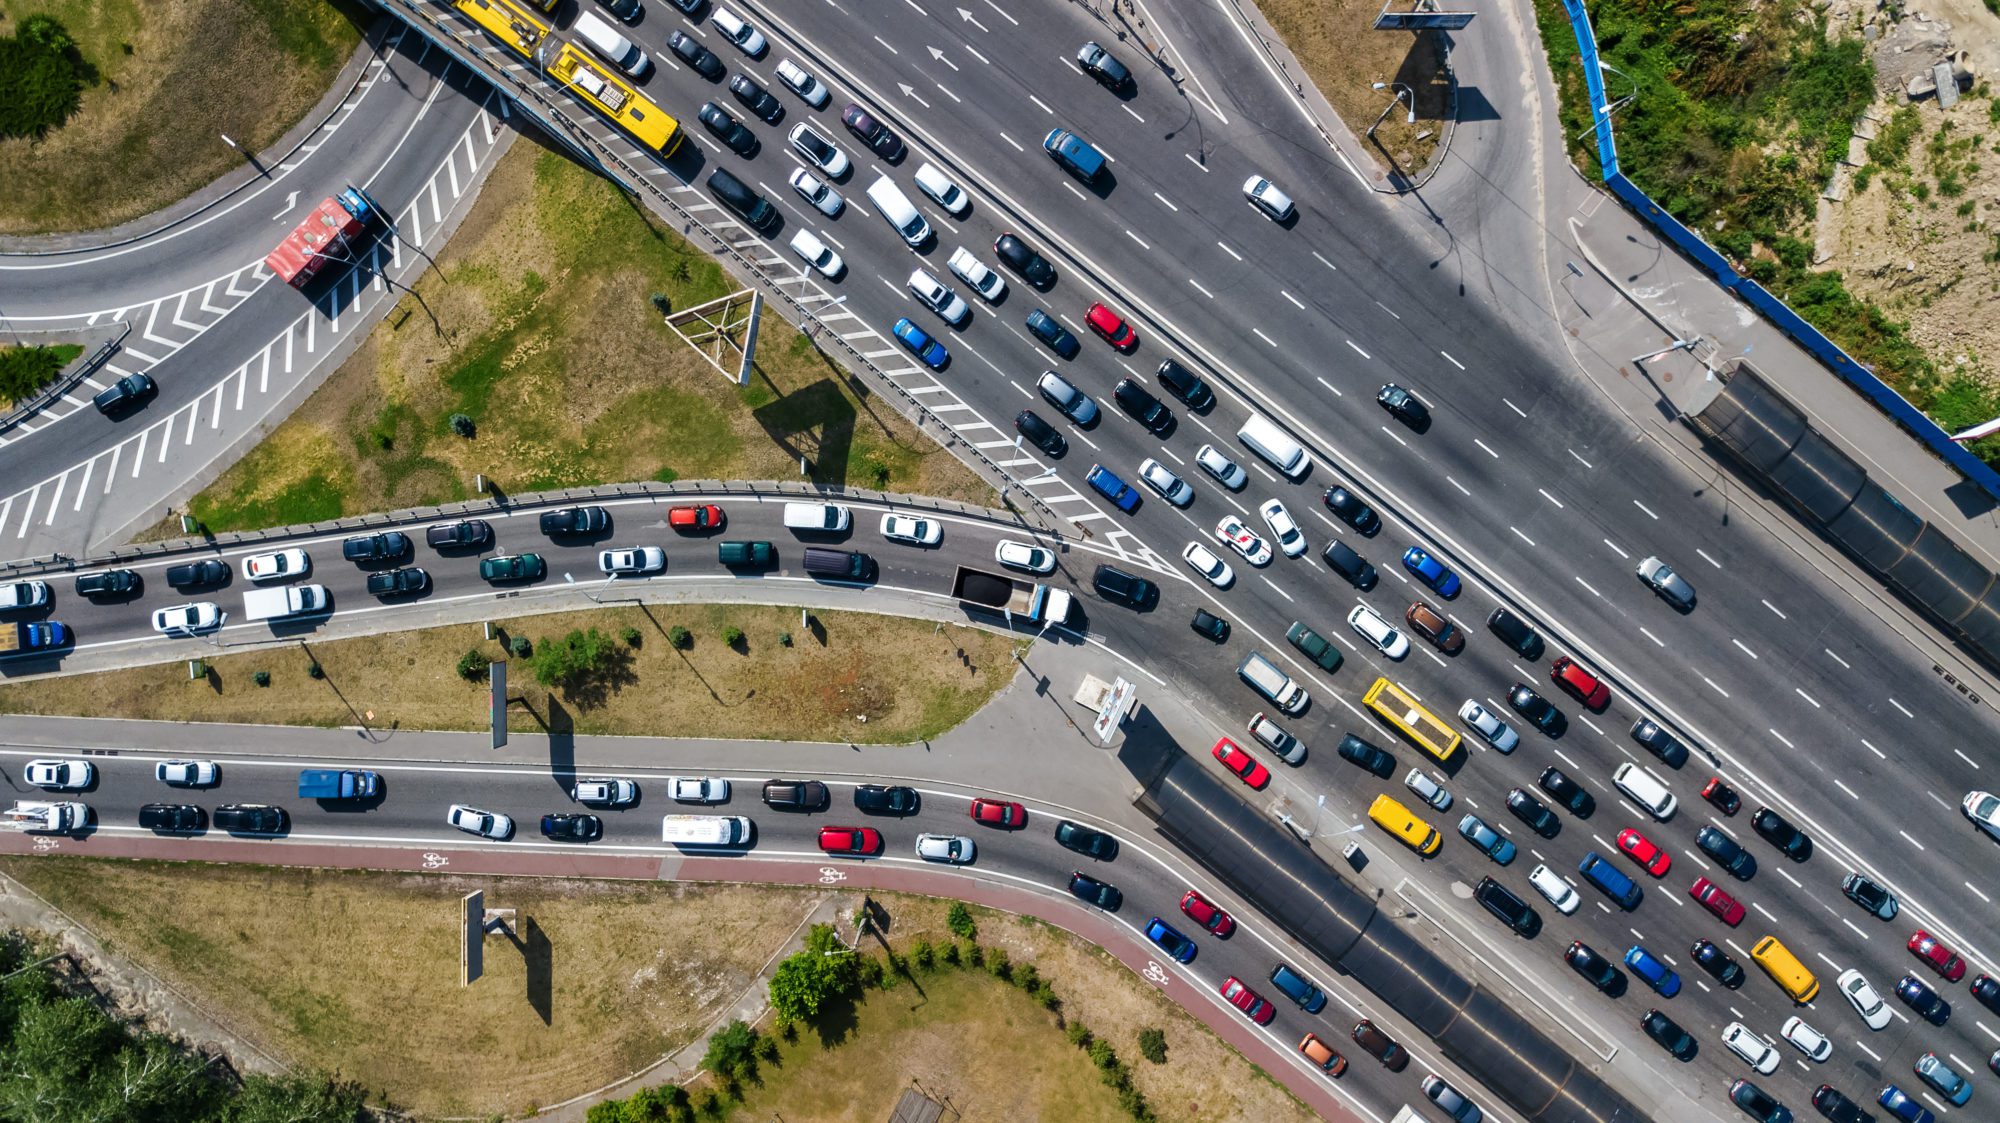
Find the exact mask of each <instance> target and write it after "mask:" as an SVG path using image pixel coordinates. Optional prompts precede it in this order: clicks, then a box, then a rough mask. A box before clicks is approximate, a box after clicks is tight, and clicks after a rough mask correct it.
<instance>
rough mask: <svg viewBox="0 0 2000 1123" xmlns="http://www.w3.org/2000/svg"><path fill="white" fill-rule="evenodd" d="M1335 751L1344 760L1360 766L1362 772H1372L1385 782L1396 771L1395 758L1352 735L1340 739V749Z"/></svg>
mask: <svg viewBox="0 0 2000 1123" xmlns="http://www.w3.org/2000/svg"><path fill="white" fill-rule="evenodd" d="M1336 751H1338V752H1339V753H1340V755H1341V756H1342V757H1343V758H1344V759H1346V760H1349V761H1352V762H1353V763H1355V764H1357V765H1360V766H1361V769H1362V770H1363V771H1365V772H1373V773H1374V774H1375V775H1377V776H1380V777H1382V778H1383V779H1385V780H1386V779H1388V778H1389V774H1390V773H1391V772H1394V771H1395V770H1396V758H1395V757H1393V756H1390V755H1389V754H1388V753H1387V752H1385V751H1384V750H1382V749H1380V748H1378V747H1376V746H1374V745H1371V744H1369V743H1368V742H1366V741H1363V740H1362V739H1361V738H1359V737H1356V736H1355V735H1354V734H1352V733H1349V734H1348V735H1347V736H1345V737H1342V738H1341V739H1340V748H1339V749H1338V750H1336Z"/></svg>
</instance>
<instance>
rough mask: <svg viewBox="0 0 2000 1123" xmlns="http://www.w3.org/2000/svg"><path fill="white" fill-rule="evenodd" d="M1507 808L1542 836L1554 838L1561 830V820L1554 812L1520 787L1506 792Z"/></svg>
mask: <svg viewBox="0 0 2000 1123" xmlns="http://www.w3.org/2000/svg"><path fill="white" fill-rule="evenodd" d="M1507 810H1509V811H1512V812H1513V813H1514V817H1515V818H1516V819H1519V820H1521V821H1522V822H1524V823H1526V824H1528V829H1529V830H1532V831H1534V832H1535V833H1536V834H1538V835H1541V836H1542V837H1543V838H1554V837H1555V836H1556V835H1557V834H1560V833H1561V832H1562V820H1561V819H1558V818H1556V813H1555V812H1553V811H1551V810H1549V809H1548V808H1547V807H1546V806H1544V805H1543V803H1542V801H1541V800H1539V799H1536V798H1535V797H1534V796H1531V795H1529V794H1528V793H1527V792H1526V791H1523V790H1522V789H1520V788H1515V789H1514V790H1513V791H1510V792H1508V793H1507Z"/></svg>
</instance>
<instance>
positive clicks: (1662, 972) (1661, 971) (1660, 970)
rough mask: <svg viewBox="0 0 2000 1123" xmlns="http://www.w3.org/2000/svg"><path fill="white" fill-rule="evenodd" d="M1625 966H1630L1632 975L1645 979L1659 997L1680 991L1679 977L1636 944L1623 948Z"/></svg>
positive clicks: (1668, 996)
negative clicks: (1658, 993) (1657, 992)
mask: <svg viewBox="0 0 2000 1123" xmlns="http://www.w3.org/2000/svg"><path fill="white" fill-rule="evenodd" d="M1625 966H1627V967H1630V968H1631V969H1632V973H1633V974H1634V975H1637V976H1639V977H1640V978H1642V979H1644V980H1646V985H1647V986H1649V987H1652V988H1653V989H1654V990H1657V991H1659V992H1660V997H1661V998H1672V997H1673V996H1674V995H1677V994H1679V993H1680V992H1681V977H1680V976H1679V975H1676V974H1674V972H1673V970H1672V969H1671V968H1669V967H1668V966H1667V965H1666V964H1664V963H1662V962H1660V961H1659V960H1657V959H1654V958H1653V953H1652V952H1650V951H1647V950H1646V949H1645V948H1642V947H1640V946H1639V945H1638V944H1633V945H1632V946H1631V947H1629V948H1626V949H1625Z"/></svg>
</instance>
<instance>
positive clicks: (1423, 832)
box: [1368, 795, 1444, 858]
mask: <svg viewBox="0 0 2000 1123" xmlns="http://www.w3.org/2000/svg"><path fill="white" fill-rule="evenodd" d="M1368 817H1369V818H1370V819H1373V820H1375V825H1376V826H1378V827H1381V828H1382V829H1383V830H1385V831H1388V832H1389V833H1390V834H1393V835H1395V836H1396V838H1397V839H1398V840H1400V841H1401V842H1402V844H1403V845H1405V846H1407V847H1409V848H1410V849H1412V850H1415V851H1416V852H1417V853H1419V854H1422V855H1423V856H1424V857H1426V858H1428V857H1430V856H1431V855H1432V854H1435V853H1437V852H1438V848H1439V847H1441V846H1443V845H1444V839H1443V838H1442V837H1441V836H1439V834H1438V831H1437V828H1436V827H1434V826H1431V825H1430V824H1429V823H1426V822H1424V821H1423V820H1422V819H1419V818H1417V817H1416V816H1415V815H1414V814H1412V813H1411V812H1410V809H1409V808H1407V807H1405V806H1403V805H1402V804H1401V803H1398V802H1397V801H1396V800H1393V799H1391V798H1389V797H1388V796H1386V795H1378V796H1376V797H1375V802H1374V803H1371V804H1369V805H1368Z"/></svg>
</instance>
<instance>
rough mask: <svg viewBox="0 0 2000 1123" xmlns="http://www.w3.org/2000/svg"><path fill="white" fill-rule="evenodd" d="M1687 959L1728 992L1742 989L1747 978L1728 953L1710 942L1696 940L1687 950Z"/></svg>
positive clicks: (1740, 965) (1740, 966)
mask: <svg viewBox="0 0 2000 1123" xmlns="http://www.w3.org/2000/svg"><path fill="white" fill-rule="evenodd" d="M1688 957H1689V958H1691V959H1693V960H1694V961H1695V965H1696V966H1698V967H1700V968H1701V969H1702V970H1704V971H1706V972H1708V973H1709V975H1710V976H1712V977H1713V978H1714V979H1715V981H1716V982H1718V983H1721V984H1722V985H1723V986H1726V987H1728V988H1729V989H1730V990H1736V989H1738V988H1740V987H1742V985H1743V980H1744V979H1745V978H1747V977H1748V976H1747V975H1746V974H1745V973H1744V971H1743V965H1742V964H1741V963H1738V962H1736V961H1735V960H1734V959H1731V958H1730V957H1729V953H1728V952H1726V951H1723V950H1722V949H1721V948H1719V947H1717V946H1716V945H1715V943H1714V941H1712V940H1696V941H1695V942H1694V943H1693V944H1692V945H1691V946H1689V948H1688Z"/></svg>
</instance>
